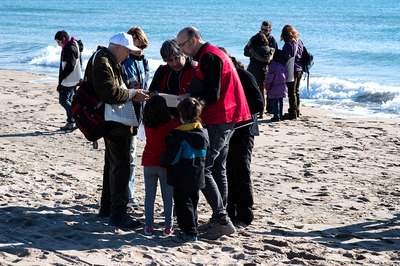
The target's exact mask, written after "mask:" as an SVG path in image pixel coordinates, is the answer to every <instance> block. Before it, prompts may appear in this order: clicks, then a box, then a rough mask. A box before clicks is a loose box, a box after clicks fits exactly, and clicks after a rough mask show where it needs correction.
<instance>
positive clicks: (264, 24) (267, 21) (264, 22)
mask: <svg viewBox="0 0 400 266" xmlns="http://www.w3.org/2000/svg"><path fill="white" fill-rule="evenodd" d="M261 25H263V26H264V27H268V28H271V26H272V24H271V21H269V20H264V21H263V22H262V24H261Z"/></svg>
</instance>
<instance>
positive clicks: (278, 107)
mask: <svg viewBox="0 0 400 266" xmlns="http://www.w3.org/2000/svg"><path fill="white" fill-rule="evenodd" d="M273 100H274V108H273V109H274V117H273V118H274V119H277V120H281V119H282V117H283V98H279V99H273Z"/></svg>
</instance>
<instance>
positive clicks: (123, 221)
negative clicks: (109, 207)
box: [108, 214, 141, 228]
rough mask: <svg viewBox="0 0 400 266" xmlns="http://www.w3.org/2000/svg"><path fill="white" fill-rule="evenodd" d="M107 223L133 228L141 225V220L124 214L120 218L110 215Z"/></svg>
mask: <svg viewBox="0 0 400 266" xmlns="http://www.w3.org/2000/svg"><path fill="white" fill-rule="evenodd" d="M108 225H113V226H119V227H122V228H133V227H138V226H139V225H141V222H139V221H138V220H135V219H133V218H132V217H130V216H129V215H127V214H125V215H124V216H122V218H115V217H110V222H109V223H108Z"/></svg>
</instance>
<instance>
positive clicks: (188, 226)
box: [174, 187, 199, 236]
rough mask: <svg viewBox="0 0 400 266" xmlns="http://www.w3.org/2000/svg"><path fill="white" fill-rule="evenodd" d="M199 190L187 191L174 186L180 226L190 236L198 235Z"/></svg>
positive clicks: (175, 204)
mask: <svg viewBox="0 0 400 266" xmlns="http://www.w3.org/2000/svg"><path fill="white" fill-rule="evenodd" d="M198 203H199V190H196V191H185V190H181V189H179V188H177V187H174V206H175V211H176V218H177V221H178V225H179V228H180V229H181V231H182V232H184V233H185V234H187V235H190V236H197V234H198V232H197V227H198V220H197V205H198Z"/></svg>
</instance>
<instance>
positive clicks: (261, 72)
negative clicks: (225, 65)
mask: <svg viewBox="0 0 400 266" xmlns="http://www.w3.org/2000/svg"><path fill="white" fill-rule="evenodd" d="M268 44H269V43H268V39H267V37H266V36H265V35H264V34H262V33H257V34H256V35H254V36H253V37H252V38H251V39H250V41H249V42H248V44H247V45H246V47H245V48H244V55H245V56H249V57H250V63H249V65H248V67H247V71H249V72H250V73H251V74H253V75H254V77H255V78H256V81H257V84H258V87H259V90H260V92H261V95H262V97H263V100H264V105H265V104H266V95H265V88H264V81H265V76H266V74H267V72H268V65H269V63H270V62H271V61H272V56H273V54H274V51H275V49H274V48H271V47H270V46H269V45H268ZM267 111H268V110H267ZM271 111H272V110H271ZM259 118H263V110H261V111H260V112H259Z"/></svg>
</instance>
